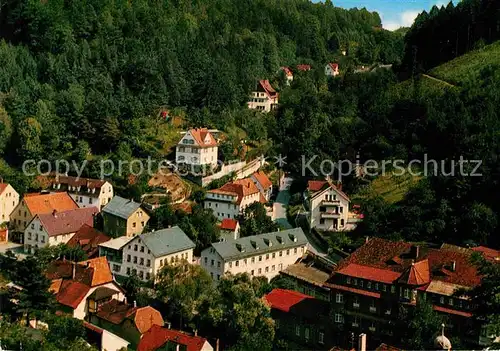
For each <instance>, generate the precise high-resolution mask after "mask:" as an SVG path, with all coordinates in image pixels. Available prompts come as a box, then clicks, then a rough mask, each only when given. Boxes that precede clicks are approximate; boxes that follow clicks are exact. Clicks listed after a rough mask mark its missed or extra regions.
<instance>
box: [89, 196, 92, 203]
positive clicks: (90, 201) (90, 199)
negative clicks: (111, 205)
mask: <svg viewBox="0 0 500 351" xmlns="http://www.w3.org/2000/svg"><path fill="white" fill-rule="evenodd" d="M89 204H90V205H92V198H91V197H89Z"/></svg>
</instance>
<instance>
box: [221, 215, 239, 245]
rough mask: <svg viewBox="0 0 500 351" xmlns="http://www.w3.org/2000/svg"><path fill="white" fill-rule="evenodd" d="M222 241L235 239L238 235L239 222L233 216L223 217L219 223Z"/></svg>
mask: <svg viewBox="0 0 500 351" xmlns="http://www.w3.org/2000/svg"><path fill="white" fill-rule="evenodd" d="M219 228H220V238H221V240H222V241H227V240H236V239H238V238H239V237H240V223H239V222H238V221H237V220H236V219H233V218H224V219H223V220H222V222H221V223H220V225H219Z"/></svg>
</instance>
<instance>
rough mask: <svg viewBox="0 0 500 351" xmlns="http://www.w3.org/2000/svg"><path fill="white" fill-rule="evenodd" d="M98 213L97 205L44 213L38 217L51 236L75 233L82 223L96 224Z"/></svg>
mask: <svg viewBox="0 0 500 351" xmlns="http://www.w3.org/2000/svg"><path fill="white" fill-rule="evenodd" d="M97 213H98V209H97V207H85V208H75V209H73V210H69V211H63V212H58V211H54V212H52V213H42V214H39V215H38V219H39V220H40V222H41V223H42V225H43V227H44V228H45V230H46V231H47V234H48V235H49V236H57V235H61V234H68V233H75V232H76V231H77V230H78V229H80V228H81V227H82V225H84V224H86V225H88V226H93V225H94V215H95V214H97Z"/></svg>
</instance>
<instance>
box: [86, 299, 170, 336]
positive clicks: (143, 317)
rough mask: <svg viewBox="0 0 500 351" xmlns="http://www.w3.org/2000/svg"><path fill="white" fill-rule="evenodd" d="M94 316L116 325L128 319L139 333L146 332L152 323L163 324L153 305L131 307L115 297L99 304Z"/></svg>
mask: <svg viewBox="0 0 500 351" xmlns="http://www.w3.org/2000/svg"><path fill="white" fill-rule="evenodd" d="M96 316H97V317H99V318H101V319H104V320H106V321H108V322H110V323H113V324H116V325H119V324H122V323H123V322H124V321H125V319H130V320H132V321H133V323H134V325H135V327H136V328H137V330H138V331H139V332H140V333H141V334H144V333H146V332H147V331H148V330H149V329H150V328H151V327H152V326H153V325H159V326H163V318H162V316H161V314H160V312H158V311H157V310H155V309H154V308H153V307H150V306H146V307H133V306H131V305H128V304H126V303H124V302H121V301H118V300H115V299H112V300H110V301H109V302H107V303H104V304H102V305H100V306H99V309H98V310H97V313H96Z"/></svg>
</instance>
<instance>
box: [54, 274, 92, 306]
mask: <svg viewBox="0 0 500 351" xmlns="http://www.w3.org/2000/svg"><path fill="white" fill-rule="evenodd" d="M89 290H90V286H88V285H85V284H82V283H80V282H77V281H73V280H64V281H62V283H61V286H60V288H59V292H58V293H57V295H56V300H57V302H59V303H60V304H61V305H65V306H69V307H71V308H73V309H75V308H77V307H78V305H79V304H80V302H82V300H83V299H84V298H85V296H86V295H87V293H88V292H89Z"/></svg>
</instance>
